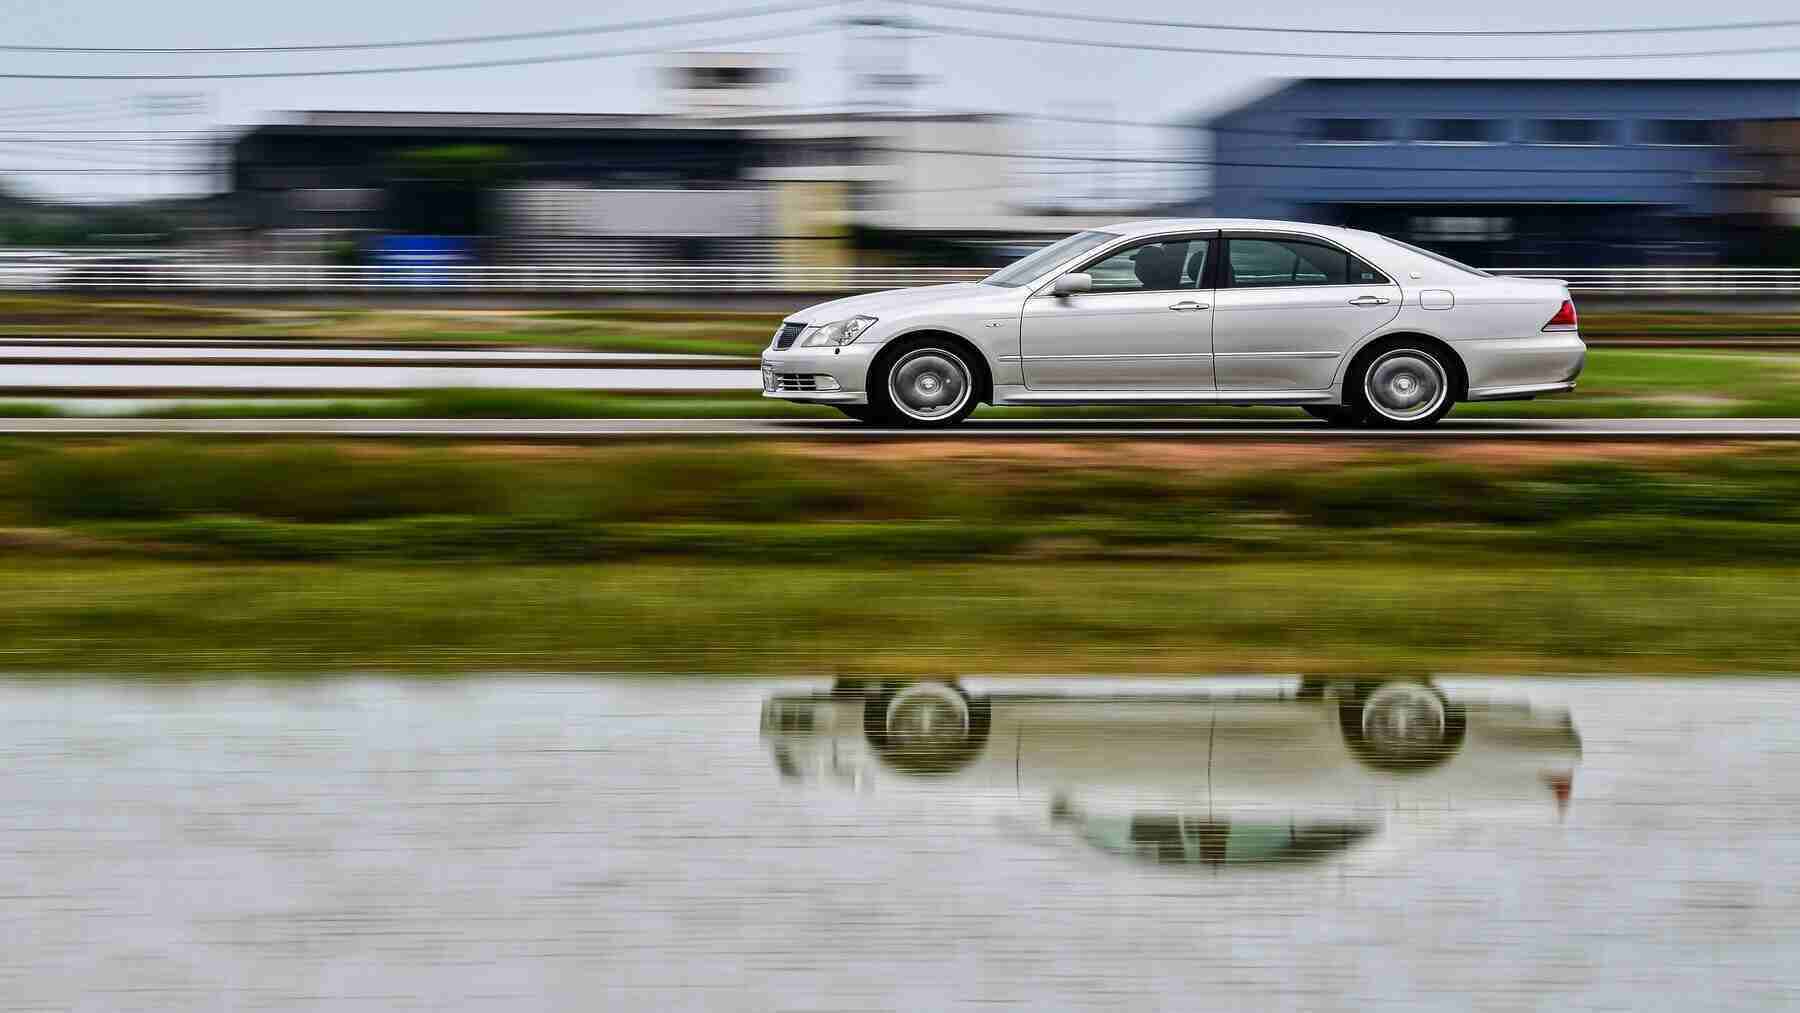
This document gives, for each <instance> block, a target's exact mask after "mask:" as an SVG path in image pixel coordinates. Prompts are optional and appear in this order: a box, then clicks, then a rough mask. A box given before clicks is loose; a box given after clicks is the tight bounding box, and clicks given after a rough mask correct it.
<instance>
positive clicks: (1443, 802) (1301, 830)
mask: <svg viewBox="0 0 1800 1013" xmlns="http://www.w3.org/2000/svg"><path fill="white" fill-rule="evenodd" d="M1200 685H1201V684H1198V683H1197V684H1196V686H1200ZM1126 687H1127V690H1129V686H1128V684H1126ZM762 731H763V735H764V737H765V739H767V740H768V742H769V743H770V746H771V748H772V751H773V754H774V759H775V765H776V768H777V770H778V771H779V772H780V773H781V776H782V777H783V778H785V779H788V780H793V781H804V780H809V779H815V778H817V779H825V780H832V781H836V782H837V783H840V784H843V785H846V786H851V787H855V788H858V789H861V790H872V789H874V788H876V786H878V785H879V784H881V783H882V782H883V781H884V780H888V781H901V782H910V783H912V784H914V785H920V784H930V785H938V786H942V788H943V789H944V790H949V791H966V792H971V793H973V792H983V793H994V794H1009V795H1010V794H1016V795H1017V796H1018V797H1020V798H1022V799H1026V800H1028V801H1031V802H1034V803H1036V805H1037V806H1039V807H1040V808H1039V809H1038V811H1039V812H1040V813H1043V812H1047V813H1048V816H1049V822H1050V825H1051V826H1052V827H1054V828H1058V829H1061V830H1065V831H1069V832H1070V833H1072V835H1073V836H1074V837H1075V838H1077V839H1079V840H1082V841H1084V842H1086V843H1087V844H1088V845H1090V846H1093V847H1097V848H1100V849H1102V850H1104V851H1108V852H1113V853H1116V854H1122V855H1128V856H1131V857H1133V858H1137V859H1141V860H1144V861H1149V862H1156V863H1173V864H1192V865H1200V866H1210V867H1221V866H1238V865H1259V864H1280V863H1299V862H1307V861H1312V860H1316V859H1322V858H1326V857H1329V856H1331V855H1335V854H1339V853H1342V852H1344V851H1345V850H1347V849H1349V848H1351V847H1353V846H1354V845H1356V844H1358V843H1360V842H1362V841H1364V840H1366V839H1368V838H1370V837H1371V836H1373V835H1374V834H1375V833H1376V832H1377V831H1379V830H1380V829H1381V828H1382V827H1383V826H1384V824H1385V822H1386V821H1387V819H1388V818H1389V817H1390V816H1392V815H1394V814H1396V813H1402V812H1404V813H1438V812H1459V813H1462V812H1470V811H1475V810H1480V811H1484V812H1485V811H1493V810H1523V811H1526V812H1533V813H1543V812H1546V811H1549V810H1551V809H1552V807H1553V808H1554V811H1555V812H1556V813H1558V814H1559V815H1560V814H1561V813H1562V811H1563V810H1564V809H1565V808H1566V807H1567V805H1568V803H1569V798H1570V791H1571V785H1572V780H1573V775H1574V768H1575V766H1576V764H1577V763H1578V762H1579V760H1580V758H1581V740H1580V737H1579V736H1578V735H1577V734H1576V731H1575V727H1574V724H1573V723H1572V721H1571V720H1570V718H1569V715H1568V713H1567V712H1566V711H1562V710H1556V711H1543V710H1534V709H1533V708H1532V707H1530V706H1528V705H1527V704H1525V703H1522V702H1509V701H1504V700H1489V699H1475V698H1457V699H1452V698H1450V697H1449V696H1447V695H1446V694H1445V693H1444V692H1443V690H1441V689H1440V688H1439V687H1438V686H1436V685H1435V684H1433V683H1432V682H1431V681H1429V680H1424V679H1388V680H1379V679H1374V680H1331V681H1327V680H1303V681H1302V682H1301V683H1300V685H1299V686H1298V688H1297V689H1296V688H1294V687H1292V686H1291V685H1289V686H1285V687H1283V688H1280V689H1250V690H1235V691H1234V690H1213V689H1206V688H1198V689H1195V690H1193V691H1187V690H1186V689H1185V687H1184V688H1183V690H1181V691H1176V692H1169V691H1157V692H1132V691H1124V692H1117V693H1106V694H1086V695H1081V694H1074V693H1044V692H1001V693H991V694H979V693H970V692H968V691H967V690H965V689H964V688H963V687H961V686H959V685H957V684H955V683H951V682H930V681H921V682H909V683H885V684H860V683H848V682H841V683H839V684H838V685H837V686H836V687H834V688H833V689H832V690H831V691H829V692H818V693H806V694H782V695H776V696H773V697H771V698H770V699H768V700H767V701H766V703H765V704H764V707H763V715H762Z"/></svg>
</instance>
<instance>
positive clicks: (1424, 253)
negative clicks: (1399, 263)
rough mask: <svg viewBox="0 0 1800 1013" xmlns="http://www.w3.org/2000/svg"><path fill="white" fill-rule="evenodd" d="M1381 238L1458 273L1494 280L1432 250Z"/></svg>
mask: <svg viewBox="0 0 1800 1013" xmlns="http://www.w3.org/2000/svg"><path fill="white" fill-rule="evenodd" d="M1381 238H1383V239H1385V240H1387V241H1388V242H1390V243H1393V244H1394V245H1395V246H1398V247H1400V248H1401V249H1402V250H1411V251H1412V252H1414V253H1416V254H1418V255H1419V256H1421V257H1429V258H1431V259H1432V260H1435V261H1437V262H1438V263H1440V264H1442V265H1444V266H1445V267H1453V268H1455V269H1457V270H1458V271H1461V272H1463V273H1464V274H1472V275H1474V276H1476V277H1477V278H1492V277H1493V275H1491V274H1489V273H1487V272H1486V271H1483V270H1482V269H1481V268H1479V267H1470V266H1469V265H1467V264H1465V263H1463V262H1462V261H1460V260H1451V259H1450V258H1449V257H1446V256H1444V255H1443V254H1441V253H1433V252H1431V251H1430V250H1427V249H1426V248H1424V247H1423V246H1414V245H1413V244H1411V243H1403V242H1401V241H1400V240H1398V239H1395V238H1394V237H1392V236H1382V237H1381Z"/></svg>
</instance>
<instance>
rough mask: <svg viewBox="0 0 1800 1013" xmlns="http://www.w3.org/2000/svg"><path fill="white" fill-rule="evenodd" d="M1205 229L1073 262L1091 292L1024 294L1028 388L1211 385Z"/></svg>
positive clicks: (1210, 243)
mask: <svg viewBox="0 0 1800 1013" xmlns="http://www.w3.org/2000/svg"><path fill="white" fill-rule="evenodd" d="M1216 246H1217V242H1216V240H1215V239H1214V238H1213V237H1212V235H1210V234H1206V235H1181V236H1160V237H1156V238H1153V239H1147V240H1143V241H1140V242H1136V243H1132V244H1129V245H1127V246H1126V247H1124V248H1122V249H1118V250H1114V251H1111V252H1108V253H1104V254H1101V255H1100V256H1098V257H1095V258H1094V259H1092V260H1090V261H1088V262H1087V263H1086V264H1084V265H1082V266H1081V267H1078V268H1076V269H1075V271H1076V272H1078V273H1086V274H1089V275H1091V276H1092V277H1093V279H1094V287H1093V290H1092V291H1091V292H1084V293H1082V294H1080V295H1069V296H1057V295H1051V294H1050V290H1049V289H1048V288H1045V289H1044V290H1042V291H1040V292H1039V293H1038V294H1037V295H1035V296H1033V297H1031V298H1030V299H1027V300H1026V301H1025V313H1024V318H1023V320H1022V321H1021V340H1020V347H1021V352H1022V355H1023V358H1024V364H1025V385H1026V386H1027V387H1030V388H1032V389H1033V390H1111V391H1181V390H1195V391H1200V390H1203V391H1210V390H1212V389H1213V367H1212V319H1213V315H1212V291H1211V284H1212V282H1211V274H1212V273H1213V271H1212V251H1213V250H1214V249H1215V248H1216Z"/></svg>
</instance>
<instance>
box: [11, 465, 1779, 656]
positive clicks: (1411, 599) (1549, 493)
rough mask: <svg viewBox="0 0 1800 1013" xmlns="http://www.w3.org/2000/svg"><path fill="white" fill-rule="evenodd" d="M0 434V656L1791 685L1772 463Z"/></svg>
mask: <svg viewBox="0 0 1800 1013" xmlns="http://www.w3.org/2000/svg"><path fill="white" fill-rule="evenodd" d="M1612 453H1613V456H1612V457H1610V458H1597V457H1594V456H1592V455H1591V454H1590V452H1589V451H1585V450H1581V449H1578V448H1570V447H1562V448H1555V447H1508V448H1494V449H1485V450H1478V449H1473V448H1463V449H1460V450H1456V449H1449V448H1445V449H1441V450H1437V451H1433V452H1429V453H1417V452H1395V451H1383V450H1364V449H1355V448H1330V449H1325V450H1305V449H1301V448H1294V447H1291V446H1288V447H1281V446H1267V447H1177V446H1171V445H1150V446H1144V445H1094V444H1086V445H1079V446H1055V445H1044V444H1033V445H1014V446H1007V447H989V448H980V447H975V446H962V447H950V446H945V445H942V444H930V445H900V446H893V447H886V448H883V449H882V450H880V451H879V452H878V453H873V454H872V453H870V452H868V451H866V450H860V451H859V450H846V449H843V448H837V447H825V446H804V445H793V446H785V447H779V448H761V447H757V448H753V447H747V446H744V445H741V444H721V445H714V446H698V447H688V448H683V449H678V450H670V449H659V448H648V447H614V448H519V447H499V446H468V447H453V448H434V447H422V446H420V447H414V446H393V445H384V446H381V447H372V448H367V447H365V448H357V447H348V448H344V447H334V446H328V445H315V446H299V445H293V444H279V445H258V444H215V443H205V442H192V443H170V444H117V445H114V444H85V445H73V444H61V443H59V444H51V445H43V444H22V443H21V444H11V445H7V446H5V447H3V448H0V523H4V525H5V527H4V528H0V545H3V546H4V548H3V550H0V580H3V581H4V582H5V585H6V587H7V588H8V591H9V594H8V595H7V600H8V607H7V609H6V610H5V611H4V612H3V613H0V667H3V668H4V669H6V670H10V671H14V672H22V671H54V670H68V669H83V670H113V671H133V672H148V673H154V674H182V673H190V672H209V671H221V670H252V669H276V670H283V671H294V672H308V671H328V670H343V669H349V668H370V667H374V668H389V669H400V670H417V671H446V670H459V669H470V668H477V669H484V670H493V669H564V670H568V669H588V670H615V671H671V670H682V671H690V670H697V671H715V672H750V671H755V672H811V673H830V672H849V673H864V672H894V673H901V672H911V673H921V672H937V673H943V672H1000V671H1018V672H1045V671H1116V672H1134V671H1191V670H1231V671H1263V670H1274V671H1292V670H1296V669H1306V670H1318V671H1331V670H1349V669H1359V668H1368V667H1383V668H1403V669H1409V670H1440V671H1441V670H1508V671H1520V670H1559V671H1568V670H1578V671H1642V670H1660V671H1696V670H1718V669H1735V670H1744V669H1750V670H1796V669H1800V635H1797V634H1796V633H1795V632H1794V631H1795V620H1796V619H1797V618H1800V562H1796V561H1795V558H1794V556H1795V554H1794V551H1793V549H1794V546H1795V544H1796V539H1795V535H1796V533H1800V505H1797V504H1800V451H1795V450H1790V449H1785V448H1737V449H1730V450H1721V451H1672V450H1668V449H1659V448H1653V447H1647V446H1644V445H1633V446H1629V447H1619V448H1614V449H1613V451H1612Z"/></svg>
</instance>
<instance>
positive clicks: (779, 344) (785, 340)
mask: <svg viewBox="0 0 1800 1013" xmlns="http://www.w3.org/2000/svg"><path fill="white" fill-rule="evenodd" d="M804 330H806V325H805V324H782V325H781V330H779V331H776V332H775V347H776V349H778V350H779V349H783V348H790V347H792V346H793V344H794V339H795V338H797V337H799V336H800V332H801V331H804Z"/></svg>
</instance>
